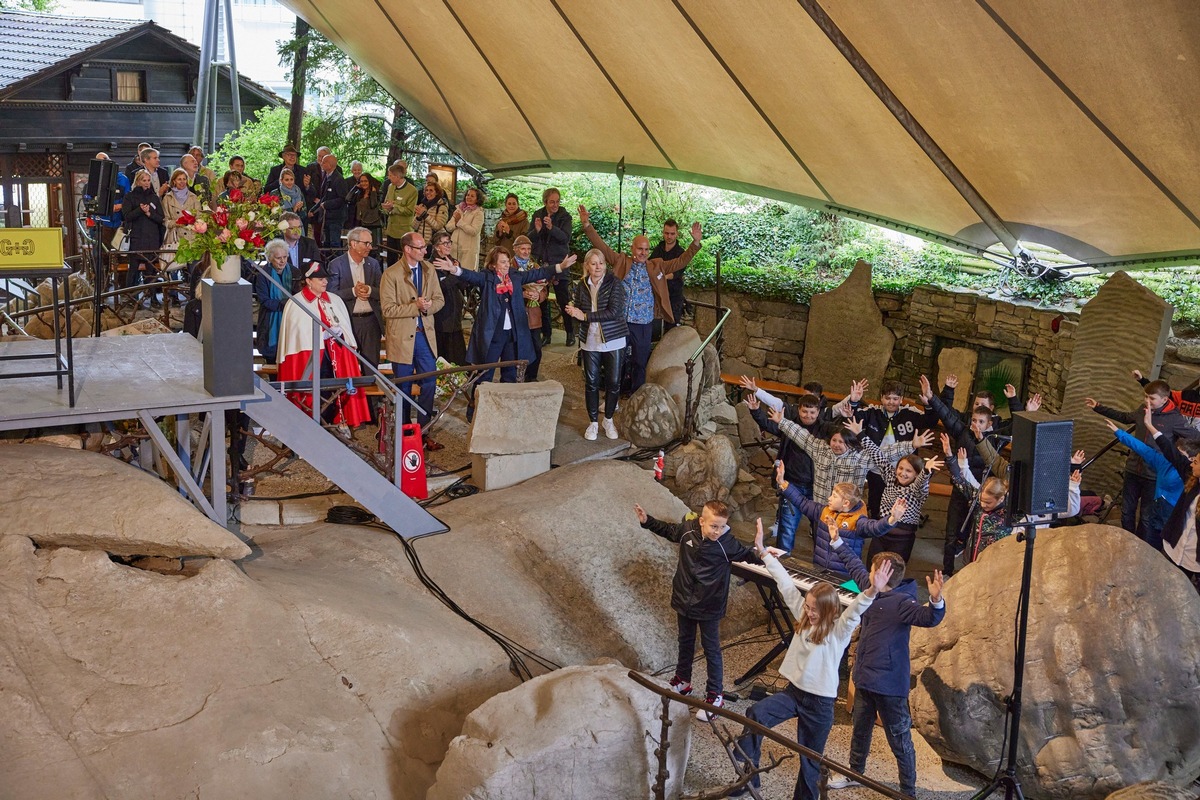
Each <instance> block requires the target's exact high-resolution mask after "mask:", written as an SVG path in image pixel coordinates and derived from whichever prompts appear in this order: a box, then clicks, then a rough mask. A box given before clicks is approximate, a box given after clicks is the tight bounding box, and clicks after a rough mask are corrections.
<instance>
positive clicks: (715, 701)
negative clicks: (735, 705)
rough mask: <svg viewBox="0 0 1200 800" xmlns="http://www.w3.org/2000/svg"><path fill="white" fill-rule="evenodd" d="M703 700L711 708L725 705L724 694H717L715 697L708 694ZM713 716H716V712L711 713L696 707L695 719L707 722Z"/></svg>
mask: <svg viewBox="0 0 1200 800" xmlns="http://www.w3.org/2000/svg"><path fill="white" fill-rule="evenodd" d="M704 702H706V703H708V704H709V705H710V706H712V707H713V708H722V707H724V705H725V695H723V694H719V695H717V696H716V697H713V696H712V695H711V694H710V695H709V696H708V697H706V698H705V700H704ZM715 716H716V714H713V713H711V712H710V711H708V710H707V709H703V708H697V709H696V719H698V720H700V721H701V722H708V721H709V720H710V719H712V718H713V717H715Z"/></svg>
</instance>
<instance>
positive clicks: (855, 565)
mask: <svg viewBox="0 0 1200 800" xmlns="http://www.w3.org/2000/svg"><path fill="white" fill-rule="evenodd" d="M833 536H834V538H833V539H832V542H831V545H832V547H833V552H834V554H835V555H836V556H837V557H838V558H839V559H840V560H841V562H842V564H843V566H844V567H845V569H846V571H847V572H849V573H850V576H851V577H852V578H853V579H854V582H855V583H857V584H858V585H859V587H869V586H871V578H872V577H873V576H874V575H875V572H876V570H878V569H879V567H880V565H881V564H883V563H884V562H887V561H890V562H891V564H892V576H891V578H890V579H889V580H888V583H887V590H886V591H883V592H880V593H879V594H877V595H876V596H875V602H874V603H872V604H871V606H870V607H869V608H867V610H866V611H864V612H863V616H862V628H861V629H860V630H861V633H860V635H859V639H858V650H857V652H856V654H855V657H854V671H853V678H854V690H855V695H854V715H853V716H854V732H853V734H852V737H851V739H850V768H851V769H853V770H854V771H855V772H864V771H865V770H866V766H867V754H868V753H869V752H870V750H871V735H872V733H873V729H874V727H875V715H876V714H878V715H879V718H880V719H881V720H882V721H883V731H884V733H885V734H886V735H887V741H888V746H890V747H891V748H892V755H894V756H896V765H897V767H898V768H899V773H900V792H901V793H902V794H906V795H908V796H909V797H916V795H917V758H916V754H915V752H914V751H913V743H912V716H911V715H910V713H909V710H908V690H909V673H910V671H911V664H910V658H909V652H908V637H909V632H910V630H911V629H912V626H913V625H916V626H917V627H920V628H932V627H933V626H935V625H937V624H938V623H940V622H941V621H942V619H943V617H945V616H946V601H945V599H944V598H943V597H942V583H943V579H942V573H941V572H940V571H938V570H934V572H933V577H931V578H929V577H927V578H926V579H925V585H926V586H927V587H928V588H929V602H928V603H926V604H925V605H921V604H919V603H918V602H917V582H916V581H915V580H913V579H912V578H905V577H904V567H905V564H904V559H903V558H901V557H900V556H899V555H897V554H896V553H888V552H884V553H879V554H877V555H876V556H875V558H873V559H871V569H870V571H869V572H868V571H867V568H866V567H865V566H863V563H862V561H860V560H859V559H858V557H857V556H855V555H854V552H853V551H852V550H851V549H850V548H849V547H846V546H845V544H844V543H843V542H842V540H841V539H840V538H837V533H836V532H835V533H834V534H833ZM858 785H859V784H858V783H857V782H856V781H853V780H850V779H849V778H841V779H837V780H832V781H830V782H829V788H830V789H844V788H846V787H848V786H858Z"/></svg>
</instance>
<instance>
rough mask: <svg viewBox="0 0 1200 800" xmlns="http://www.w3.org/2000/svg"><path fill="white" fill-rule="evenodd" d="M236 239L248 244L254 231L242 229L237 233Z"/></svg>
mask: <svg viewBox="0 0 1200 800" xmlns="http://www.w3.org/2000/svg"><path fill="white" fill-rule="evenodd" d="M237 237H238V238H239V239H241V240H242V241H243V242H248V241H250V240H251V239H253V238H254V231H252V230H250V229H249V228H242V229H241V230H240V231H238V233H237Z"/></svg>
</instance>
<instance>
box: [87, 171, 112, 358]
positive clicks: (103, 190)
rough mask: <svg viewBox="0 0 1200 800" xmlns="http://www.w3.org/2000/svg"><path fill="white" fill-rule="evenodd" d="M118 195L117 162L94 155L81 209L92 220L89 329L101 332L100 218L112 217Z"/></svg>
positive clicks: (102, 245)
mask: <svg viewBox="0 0 1200 800" xmlns="http://www.w3.org/2000/svg"><path fill="white" fill-rule="evenodd" d="M116 195H117V165H116V163H115V162H113V161H112V160H111V159H107V158H93V159H92V162H91V164H89V165H88V182H87V188H86V189H85V190H84V193H83V203H84V208H85V209H86V210H87V212H88V215H89V216H90V217H91V219H92V279H93V280H94V281H95V284H96V285H95V287H94V292H93V298H92V317H93V320H92V330H93V333H94V335H96V336H99V335H100V329H101V318H100V316H101V311H102V306H103V302H104V298H103V296H102V295H103V294H104V287H105V285H106V284H107V283H108V280H107V278H106V277H105V275H104V252H103V250H104V243H103V239H104V237H103V236H102V232H103V227H102V226H101V224H100V218H101V217H111V216H112V213H113V205H114V203H115V200H116Z"/></svg>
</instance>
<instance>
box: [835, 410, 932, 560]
mask: <svg viewBox="0 0 1200 800" xmlns="http://www.w3.org/2000/svg"><path fill="white" fill-rule="evenodd" d="M853 421H854V420H853V419H852V420H851V422H853ZM911 441H912V445H913V447H914V448H917V447H926V446H928V445H929V444H930V442H932V441H933V433H932V432H931V431H920V432H917V433H916V434H915V435H913V437H912V439H911ZM862 448H863V452H865V453H866V454H867V455H868V456H869V457H870V459H871V461H872V462H874V464H875V467H876V468H877V469H878V470H879V474H880V475H882V476H883V484H882V486H883V488H882V492H881V498H880V503H879V504H880V505H881V507H883V508H888V507H890V506H891V505H892V504H893V503H895V502H896V499H897V498H899V497H903V498H904V499H905V501H906V502H907V503H908V508H907V510H906V511H905V512H904V516H903V517H902V518H901V519H900V520H899V521H898V522H897V523H896V525H895V527H893V528H892V529H891V530H890V531H888V532H887V533H885V534H883V535H882V536H880V537H878V538H876V539H872V540H871V547H870V549H869V550H868V551H867V560H868V561H870V560H872V559H874V558H875V556H876V555H878V554H879V553H882V552H884V551H890V552H893V553H899V554H900V557H901V558H903V559H904V560H905V561H907V560H908V559H909V558H910V557H911V556H912V551H913V545H914V543H915V542H916V541H917V528H919V527H920V526H921V509H923V508H924V507H925V501H926V500H927V499H929V479H930V477H931V476H932V475H933V473H935V472H937V471H938V470H939V469H941V466H942V462H941V461H940V460H939V459H938V457H937V456H934V457H932V458H930V459H929V460H928V461H926V460H925V459H923V458H921V457H920V456H919V455H917V454H916V453H911V454H909V455H907V456H904V457H903V458H901V459H900V460H899V461H898V462H896V465H895V468H892V462H891V461H890V460H889V459H888V458H887V456H885V455H884V454H883V451H882V450H880V449H879V445H877V444H875V442H873V441H871V439H870V438H869V437H863V439H862Z"/></svg>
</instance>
